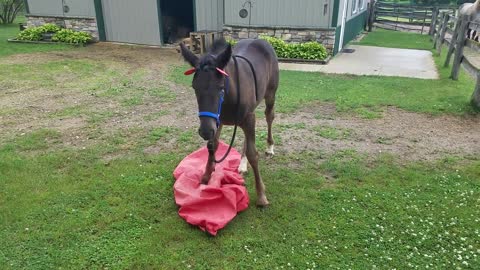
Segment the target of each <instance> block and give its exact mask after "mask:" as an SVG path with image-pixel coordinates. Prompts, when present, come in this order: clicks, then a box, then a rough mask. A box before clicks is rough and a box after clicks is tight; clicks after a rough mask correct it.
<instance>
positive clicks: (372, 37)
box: [357, 29, 433, 50]
mask: <svg viewBox="0 0 480 270" xmlns="http://www.w3.org/2000/svg"><path fill="white" fill-rule="evenodd" d="M357 44H359V45H369V46H378V47H387V48H402V49H419V50H430V49H432V48H433V44H432V42H431V41H430V36H428V35H420V34H416V33H406V32H399V31H389V30H384V29H375V31H373V32H371V33H368V35H367V36H366V37H365V38H363V39H362V40H361V41H360V42H358V43H357Z"/></svg>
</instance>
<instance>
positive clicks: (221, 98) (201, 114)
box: [184, 67, 229, 128]
mask: <svg viewBox="0 0 480 270" xmlns="http://www.w3.org/2000/svg"><path fill="white" fill-rule="evenodd" d="M216 70H217V71H218V72H219V73H220V74H222V75H223V76H224V77H225V89H222V91H221V92H220V95H219V101H218V109H217V113H213V112H198V117H210V118H213V119H215V120H216V121H217V128H218V127H219V126H220V123H221V121H220V114H221V113H222V105H223V102H224V101H225V95H228V88H229V79H228V77H229V75H228V73H227V72H225V71H224V70H223V69H220V68H218V67H217V68H216ZM195 72H196V69H195V68H191V69H189V70H187V71H185V73H184V74H185V75H192V74H193V73H195Z"/></svg>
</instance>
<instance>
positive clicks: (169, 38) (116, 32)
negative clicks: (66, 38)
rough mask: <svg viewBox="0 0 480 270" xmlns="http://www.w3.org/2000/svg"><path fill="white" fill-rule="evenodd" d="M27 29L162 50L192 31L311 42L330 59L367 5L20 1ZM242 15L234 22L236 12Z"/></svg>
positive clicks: (245, 0) (347, 0)
mask: <svg viewBox="0 0 480 270" xmlns="http://www.w3.org/2000/svg"><path fill="white" fill-rule="evenodd" d="M25 4H26V7H27V26H29V27H30V26H38V25H41V24H45V23H56V24H59V25H61V26H63V27H66V28H71V29H74V30H81V31H87V32H90V33H91V34H92V36H93V37H94V39H95V40H97V41H114V42H124V43H134V44H146V45H156V46H162V45H166V44H168V43H174V42H176V41H178V40H179V39H180V38H183V37H186V36H188V35H189V33H190V32H194V31H216V32H223V35H224V36H225V37H228V38H232V39H244V38H256V37H258V36H260V35H269V36H275V37H279V38H282V39H284V40H285V41H287V42H302V41H311V40H315V41H318V42H321V43H323V44H324V45H325V46H326V47H327V49H329V50H330V51H331V52H332V53H333V54H335V53H337V52H338V51H339V50H341V48H342V47H343V46H344V45H345V44H347V43H348V42H349V41H351V40H352V39H353V38H355V37H356V36H357V35H358V33H359V32H361V31H362V30H363V27H364V24H365V21H366V16H367V0H296V1H293V0H252V1H250V0H176V1H168V0H136V1H131V0H25ZM241 10H243V11H242V14H241V16H240V11H241Z"/></svg>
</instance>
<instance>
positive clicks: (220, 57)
mask: <svg viewBox="0 0 480 270" xmlns="http://www.w3.org/2000/svg"><path fill="white" fill-rule="evenodd" d="M226 52H227V53H226ZM230 56H231V46H230V44H228V43H227V42H226V41H225V39H223V38H220V39H217V40H215V41H214V42H213V44H212V46H211V47H210V50H209V51H208V53H206V54H205V55H203V56H202V57H201V58H200V62H199V65H200V69H202V70H211V69H215V68H216V67H218V66H219V64H220V65H222V64H223V63H225V64H226V63H227V62H228V60H229V59H230ZM221 68H223V67H221Z"/></svg>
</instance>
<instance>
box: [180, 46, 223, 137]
mask: <svg viewBox="0 0 480 270" xmlns="http://www.w3.org/2000/svg"><path fill="white" fill-rule="evenodd" d="M180 47H181V51H182V55H183V58H185V60H186V61H187V62H188V63H189V64H190V65H191V66H192V67H193V69H192V70H190V72H189V73H188V72H186V73H185V74H191V73H193V72H194V73H195V74H194V76H193V82H192V87H193V89H195V95H196V96H197V103H198V111H199V112H210V113H212V114H217V113H218V108H219V104H220V95H222V94H223V93H222V92H223V91H224V89H225V77H224V74H222V70H223V69H224V68H225V66H226V65H227V64H228V61H230V57H231V56H232V47H231V46H230V45H229V44H228V43H226V42H225V41H224V40H217V41H216V42H215V43H214V44H213V45H212V48H211V50H210V51H209V52H208V53H207V54H205V55H203V56H202V57H200V58H198V57H197V56H196V55H195V54H193V53H192V52H191V51H190V50H188V49H187V48H186V47H185V46H184V45H183V44H180ZM216 131H217V120H216V119H215V118H213V117H208V116H200V128H199V129H198V133H199V134H200V136H201V137H202V138H203V139H204V140H206V141H209V140H212V139H213V138H214V136H215V133H216Z"/></svg>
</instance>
